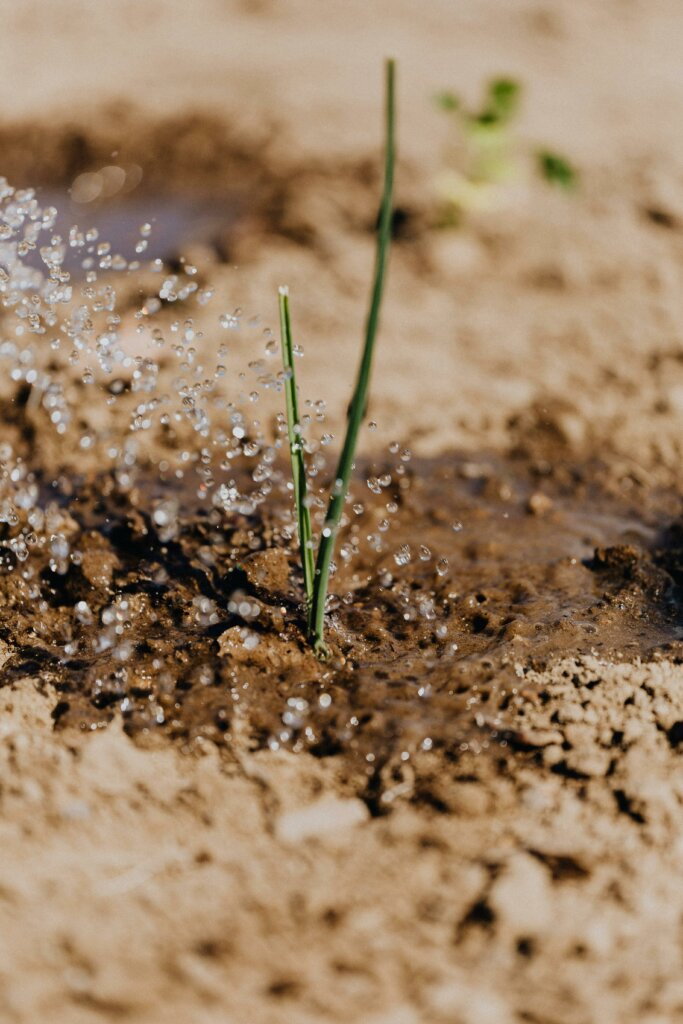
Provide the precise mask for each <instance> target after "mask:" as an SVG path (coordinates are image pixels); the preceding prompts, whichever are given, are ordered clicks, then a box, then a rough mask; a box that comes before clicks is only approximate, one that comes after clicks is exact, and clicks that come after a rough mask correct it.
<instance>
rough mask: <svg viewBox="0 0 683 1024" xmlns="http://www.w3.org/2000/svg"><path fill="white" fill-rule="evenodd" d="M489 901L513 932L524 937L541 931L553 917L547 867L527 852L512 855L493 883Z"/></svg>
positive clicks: (496, 913) (499, 917)
mask: <svg viewBox="0 0 683 1024" xmlns="http://www.w3.org/2000/svg"><path fill="white" fill-rule="evenodd" d="M488 904H489V906H490V907H491V910H492V911H493V913H494V914H495V915H496V918H497V919H498V920H499V921H500V923H501V924H502V926H503V927H504V928H506V929H508V930H509V931H510V932H512V934H513V935H515V936H522V937H526V936H529V935H538V934H540V933H542V932H544V931H545V930H546V929H547V928H548V927H549V926H550V924H551V923H552V916H553V898H552V887H551V882H550V877H549V875H548V872H547V870H546V869H545V868H544V867H543V865H542V864H539V862H538V861H537V860H536V859H535V858H533V857H531V856H530V855H529V854H526V853H520V854H515V855H514V856H512V857H511V858H510V860H509V861H508V862H507V864H506V865H505V867H504V869H503V871H502V873H501V874H500V875H499V877H498V878H497V879H496V880H495V882H494V883H493V886H492V887H491V892H490V893H489V896H488Z"/></svg>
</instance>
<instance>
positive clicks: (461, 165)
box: [434, 78, 578, 226]
mask: <svg viewBox="0 0 683 1024" xmlns="http://www.w3.org/2000/svg"><path fill="white" fill-rule="evenodd" d="M521 99H522V88H521V85H520V84H519V82H516V81H515V80H514V79H512V78H495V79H493V80H492V81H491V82H490V83H489V84H488V86H487V88H486V92H485V95H484V98H483V102H482V105H481V107H480V108H479V110H475V111H472V110H468V109H467V108H466V106H465V104H464V103H463V102H462V100H461V99H460V97H459V96H457V95H456V94H455V93H453V92H441V93H439V94H437V95H436V96H435V97H434V102H435V104H436V106H437V107H438V109H439V110H441V111H443V112H444V113H446V114H447V115H448V116H449V117H451V118H452V119H453V121H454V123H455V126H456V129H457V131H456V134H455V135H454V136H453V144H452V146H451V147H450V152H449V155H448V167H447V168H445V169H444V171H443V172H442V173H441V174H440V175H439V178H438V179H437V191H438V193H439V196H440V199H441V205H442V210H441V223H442V224H443V225H444V226H447V225H454V224H458V223H459V222H460V220H461V219H462V217H463V216H464V215H465V214H466V213H467V212H469V211H470V210H476V209H487V208H492V207H495V206H497V205H498V203H499V202H500V199H501V194H502V190H503V188H504V186H505V185H506V184H507V183H508V182H510V181H512V180H513V179H514V178H515V177H517V176H518V174H519V166H518V159H517V156H518V152H519V150H520V149H521V147H520V145H519V143H518V140H517V138H516V134H515V131H514V129H515V122H516V119H517V116H518V114H519V110H520V107H521ZM535 156H536V169H537V170H538V173H539V174H540V175H541V177H542V178H543V180H544V181H546V182H548V183H549V184H551V185H554V186H557V187H560V188H563V189H564V190H565V191H570V190H571V189H572V188H574V187H575V185H576V183H577V180H578V175H577V173H576V171H575V170H574V168H573V167H572V165H571V164H570V162H569V161H568V160H567V159H566V158H565V157H562V156H560V155H559V154H556V153H552V152H550V151H549V150H545V149H543V150H540V151H539V152H538V153H537V154H535Z"/></svg>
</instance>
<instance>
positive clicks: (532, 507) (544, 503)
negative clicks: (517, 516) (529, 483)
mask: <svg viewBox="0 0 683 1024" xmlns="http://www.w3.org/2000/svg"><path fill="white" fill-rule="evenodd" d="M552 508H553V500H552V498H549V497H548V495H547V494H541V492H540V491H536V493H535V494H532V495H531V497H530V498H529V500H528V502H527V510H528V511H529V512H530V513H531V515H532V516H544V515H547V513H548V512H550V511H551V509H552Z"/></svg>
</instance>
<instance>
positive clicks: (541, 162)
mask: <svg viewBox="0 0 683 1024" xmlns="http://www.w3.org/2000/svg"><path fill="white" fill-rule="evenodd" d="M536 159H537V161H538V169H539V171H540V173H541V176H542V177H543V178H545V180H546V181H547V182H548V184H549V185H555V186H556V187H557V188H561V189H564V190H565V192H571V191H572V189H574V188H576V186H577V184H578V175H577V173H576V170H575V168H574V167H572V165H571V164H570V163H569V161H568V160H567V159H566V158H565V157H563V156H559V155H558V154H557V153H551V152H550V151H549V150H547V149H543V150H541V151H540V152H539V153H537V154H536Z"/></svg>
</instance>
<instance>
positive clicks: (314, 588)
mask: <svg viewBox="0 0 683 1024" xmlns="http://www.w3.org/2000/svg"><path fill="white" fill-rule="evenodd" d="M394 94H395V64H394V61H393V60H389V61H387V64H386V99H385V122H386V126H385V133H386V134H385V155H384V187H383V192H382V204H381V207H380V215H379V222H378V228H377V246H376V254H375V269H374V277H373V284H372V291H371V295H370V308H369V311H368V315H367V320H366V326H365V342H364V345H363V351H362V355H361V360H360V365H359V367H358V374H357V377H356V384H355V388H354V391H353V396H352V398H351V403H350V405H349V411H348V417H347V426H346V435H345V437H344V443H343V445H342V450H341V454H340V456H339V463H338V465H337V470H336V473H335V476H334V483H333V485H332V491H331V494H330V499H329V504H328V507H327V512H326V515H325V521H324V523H323V528H322V533H321V537H320V542H319V545H318V553H317V557H316V559H315V566H314V568H313V567H312V561H313V542H312V535H311V523H310V513H309V510H308V500H307V488H306V469H305V465H304V453H303V445H302V439H301V429H300V425H299V418H298V410H297V389H296V375H295V371H294V363H293V359H292V351H293V346H292V336H291V324H290V320H289V302H288V295H287V289H282V288H281V289H280V296H279V298H280V328H281V334H282V352H283V364H284V371H285V395H286V409H287V431H288V436H289V444H290V453H291V458H292V479H293V484H294V495H295V510H296V517H297V523H298V529H299V539H300V546H301V552H302V565H303V573H304V588H305V591H306V603H307V623H306V628H307V634H308V638H309V640H310V642H311V644H312V645H313V648H314V650H315V652H316V654H317V655H318V657H319V658H321V659H323V660H324V659H325V658H327V657H328V649H327V646H326V644H325V638H324V635H325V604H326V601H327V592H328V588H329V582H330V568H331V563H332V556H333V554H334V549H335V545H336V542H337V534H338V532H339V524H340V521H341V517H342V512H343V510H344V503H345V501H346V497H347V494H348V491H349V484H350V482H351V473H352V471H353V466H354V462H353V460H354V455H355V452H356V447H357V445H358V435H359V433H360V428H361V424H362V422H363V419H364V417H365V413H366V409H367V404H368V393H369V389H370V377H371V372H372V359H373V354H374V350H375V340H376V337H377V329H378V327H379V313H380V307H381V303H382V294H383V291H384V281H385V277H386V269H387V262H388V257H389V248H390V245H391V224H392V210H393V188H394V162H395V142H394V135H395V99H394ZM295 467H296V468H295ZM309 554H310V559H309ZM311 573H312V577H311ZM307 580H308V581H309V583H308V584H307ZM309 591H310V594H309Z"/></svg>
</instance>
